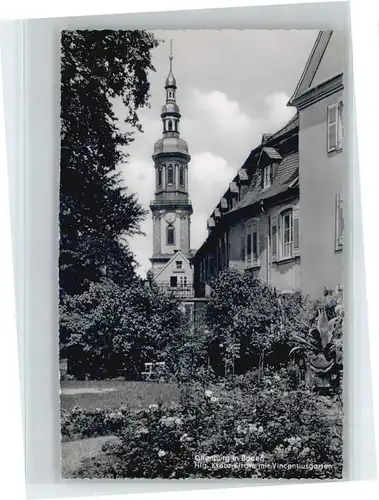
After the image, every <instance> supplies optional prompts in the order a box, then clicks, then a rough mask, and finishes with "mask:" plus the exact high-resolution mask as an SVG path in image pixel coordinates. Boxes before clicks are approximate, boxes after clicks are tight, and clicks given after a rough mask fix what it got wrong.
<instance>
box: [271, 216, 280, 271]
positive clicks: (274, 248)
mask: <svg viewBox="0 0 379 500" xmlns="http://www.w3.org/2000/svg"><path fill="white" fill-rule="evenodd" d="M277 254H278V217H277V216H276V215H275V216H274V217H272V219H271V258H272V262H276V258H277Z"/></svg>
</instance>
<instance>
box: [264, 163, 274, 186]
mask: <svg viewBox="0 0 379 500" xmlns="http://www.w3.org/2000/svg"><path fill="white" fill-rule="evenodd" d="M271 180H272V165H270V164H269V165H266V166H264V167H263V169H262V187H263V189H267V188H269V187H270V186H271Z"/></svg>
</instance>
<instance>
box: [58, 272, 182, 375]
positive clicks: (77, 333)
mask: <svg viewBox="0 0 379 500" xmlns="http://www.w3.org/2000/svg"><path fill="white" fill-rule="evenodd" d="M184 321H185V317H184V315H183V313H182V312H181V311H180V309H179V302H178V300H177V299H176V298H175V297H171V296H169V295H166V294H164V293H161V292H160V291H159V289H158V288H157V287H156V286H155V285H154V284H153V285H150V284H149V283H147V282H142V281H140V282H139V283H135V284H134V285H133V286H129V287H126V286H119V285H117V284H116V283H114V282H113V281H111V280H106V279H104V280H102V281H101V282H99V283H92V284H91V285H90V288H89V290H88V291H86V292H84V293H82V294H80V295H76V296H74V297H70V296H68V295H66V297H65V302H64V305H62V306H61V338H62V341H63V344H64V345H63V348H62V351H63V353H64V355H65V356H67V357H68V359H69V365H70V366H68V371H69V372H70V373H71V374H73V375H75V376H76V377H77V378H79V379H81V378H84V376H85V375H89V376H90V377H91V378H104V377H114V376H117V375H125V376H130V377H132V378H135V377H138V376H139V375H140V374H141V372H142V371H143V370H144V363H145V362H147V361H165V362H166V364H167V367H168V368H169V369H171V370H172V369H174V368H175V365H176V364H177V361H178V360H177V353H178V352H179V351H180V349H179V346H180V344H181V342H182V329H183V327H185V324H184Z"/></svg>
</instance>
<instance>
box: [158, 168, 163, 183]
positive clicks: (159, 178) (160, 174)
mask: <svg viewBox="0 0 379 500" xmlns="http://www.w3.org/2000/svg"><path fill="white" fill-rule="evenodd" d="M158 186H162V168H161V167H159V168H158Z"/></svg>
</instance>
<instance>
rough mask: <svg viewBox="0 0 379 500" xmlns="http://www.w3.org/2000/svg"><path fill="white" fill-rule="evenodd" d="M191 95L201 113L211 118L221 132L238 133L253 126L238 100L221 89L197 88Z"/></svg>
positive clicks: (206, 117) (207, 118)
mask: <svg viewBox="0 0 379 500" xmlns="http://www.w3.org/2000/svg"><path fill="white" fill-rule="evenodd" d="M190 97H191V100H192V102H193V105H194V106H195V107H196V108H198V110H199V112H200V113H199V115H200V116H201V114H202V115H203V116H204V117H205V119H206V120H211V121H212V122H213V125H216V126H217V128H218V129H219V131H220V132H221V133H224V134H225V133H226V134H233V135H237V134H241V133H244V131H245V130H248V129H249V128H250V127H251V119H250V118H249V116H248V115H247V114H246V113H244V112H243V111H242V110H241V108H240V105H239V104H238V102H237V101H233V100H231V99H229V98H228V96H227V95H226V94H224V93H223V92H220V91H219V90H212V91H211V92H206V93H203V92H201V91H200V90H198V89H195V90H193V91H192V93H191V96H190Z"/></svg>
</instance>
